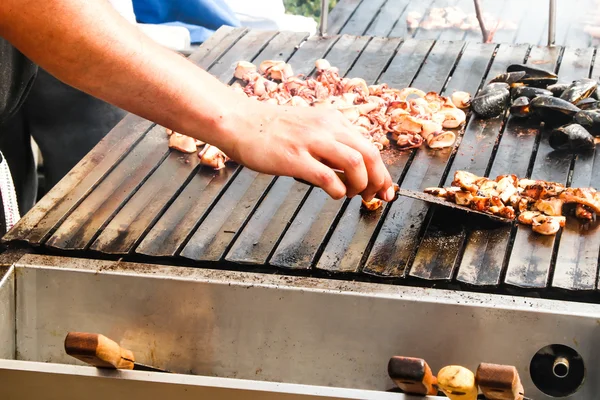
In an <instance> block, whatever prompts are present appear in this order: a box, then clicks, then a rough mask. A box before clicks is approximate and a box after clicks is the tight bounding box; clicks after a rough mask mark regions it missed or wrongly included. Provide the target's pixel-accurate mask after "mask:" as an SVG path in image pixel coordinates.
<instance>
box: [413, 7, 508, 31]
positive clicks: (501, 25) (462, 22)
mask: <svg viewBox="0 0 600 400" xmlns="http://www.w3.org/2000/svg"><path fill="white" fill-rule="evenodd" d="M483 21H484V23H485V26H487V27H490V28H491V29H493V30H516V29H517V28H518V25H517V24H516V23H515V22H514V21H508V20H500V19H498V18H496V17H494V16H493V15H491V14H489V13H483ZM406 24H407V25H408V28H409V29H417V28H421V29H425V30H431V29H448V28H454V29H460V30H463V31H479V29H480V28H479V21H477V15H476V14H475V13H468V14H467V13H466V12H464V11H463V10H462V9H461V8H459V7H434V8H431V9H430V10H429V13H428V14H427V15H425V16H423V14H421V13H420V12H417V11H411V12H409V13H408V14H407V15H406Z"/></svg>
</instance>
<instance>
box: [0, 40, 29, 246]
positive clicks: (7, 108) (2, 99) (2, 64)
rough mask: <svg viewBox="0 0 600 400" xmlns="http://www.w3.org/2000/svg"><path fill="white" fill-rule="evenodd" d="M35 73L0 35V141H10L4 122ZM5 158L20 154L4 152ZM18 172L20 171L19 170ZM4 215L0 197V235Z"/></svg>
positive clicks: (21, 99) (2, 229) (27, 88)
mask: <svg viewBox="0 0 600 400" xmlns="http://www.w3.org/2000/svg"><path fill="white" fill-rule="evenodd" d="M36 74H37V66H36V65H35V64H34V63H33V62H31V61H30V60H29V59H27V58H26V57H25V56H24V55H23V54H21V52H19V51H18V50H17V49H15V48H14V47H13V46H12V45H11V44H10V43H8V42H7V41H6V40H4V39H2V38H1V37H0V142H11V141H14V140H17V138H14V137H13V138H11V137H10V136H11V135H10V132H7V130H6V129H3V127H4V123H5V122H7V121H8V120H9V119H10V118H11V117H13V116H14V115H15V114H16V113H17V111H18V110H19V109H20V108H21V106H22V105H23V103H24V102H25V99H26V98H27V95H28V94H29V92H30V91H31V87H32V86H33V82H34V80H35V77H36ZM0 150H1V148H0ZM4 156H5V157H6V160H7V161H9V158H12V157H15V156H16V157H20V155H14V154H5V155H4ZM19 172H20V171H19ZM5 220H6V216H5V215H4V206H3V204H2V198H1V197H0V236H3V235H4V234H5V233H6V225H5Z"/></svg>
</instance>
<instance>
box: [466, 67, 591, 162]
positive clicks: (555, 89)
mask: <svg viewBox="0 0 600 400" xmlns="http://www.w3.org/2000/svg"><path fill="white" fill-rule="evenodd" d="M508 89H510V92H511V97H512V99H513V101H512V104H511V105H510V114H511V115H512V116H515V117H518V118H526V117H536V118H537V119H538V120H539V121H540V122H543V123H544V126H545V127H548V128H551V129H553V131H552V133H551V135H550V144H551V146H552V147H553V148H555V149H557V150H570V151H573V152H576V151H583V150H589V149H593V148H594V147H595V146H596V144H597V143H600V140H598V139H594V138H592V137H590V135H593V136H600V101H598V95H599V94H598V82H597V81H596V80H594V79H588V78H582V79H577V80H574V81H572V82H571V83H558V76H557V75H556V74H555V73H553V72H551V71H547V70H544V69H540V68H537V67H534V66H530V65H522V64H513V65H510V66H509V67H508V68H507V69H506V72H505V73H503V74H500V75H498V76H496V77H495V78H493V79H491V81H490V83H489V84H488V85H487V86H485V87H484V88H483V90H481V92H480V93H479V94H478V95H477V96H476V97H475V98H474V99H473V100H472V102H471V105H472V108H473V111H474V112H475V113H476V114H477V115H478V116H479V117H480V118H494V117H498V116H499V115H502V114H503V113H504V112H505V111H506V108H507V107H508V103H507V102H508V100H507V99H506V90H508ZM584 131H587V132H588V133H585V132H584Z"/></svg>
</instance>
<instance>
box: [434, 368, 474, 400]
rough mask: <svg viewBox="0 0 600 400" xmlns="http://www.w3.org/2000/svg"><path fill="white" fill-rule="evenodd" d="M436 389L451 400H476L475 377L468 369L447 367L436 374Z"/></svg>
mask: <svg viewBox="0 0 600 400" xmlns="http://www.w3.org/2000/svg"><path fill="white" fill-rule="evenodd" d="M437 381H438V388H439V389H440V390H441V391H442V392H444V394H445V395H446V396H448V397H449V398H450V399H451V400H477V385H476V384H475V375H474V374H473V373H472V372H471V371H469V370H468V369H466V368H464V367H461V366H458V365H449V366H447V367H444V368H442V369H441V370H440V372H438V375H437Z"/></svg>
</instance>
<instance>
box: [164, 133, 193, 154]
mask: <svg viewBox="0 0 600 400" xmlns="http://www.w3.org/2000/svg"><path fill="white" fill-rule="evenodd" d="M167 134H168V135H169V147H170V148H172V149H175V150H179V151H181V152H183V153H195V152H196V151H197V150H198V148H197V146H196V139H194V138H191V137H189V136H185V135H182V134H180V133H177V132H173V131H171V134H169V133H168V132H167Z"/></svg>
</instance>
